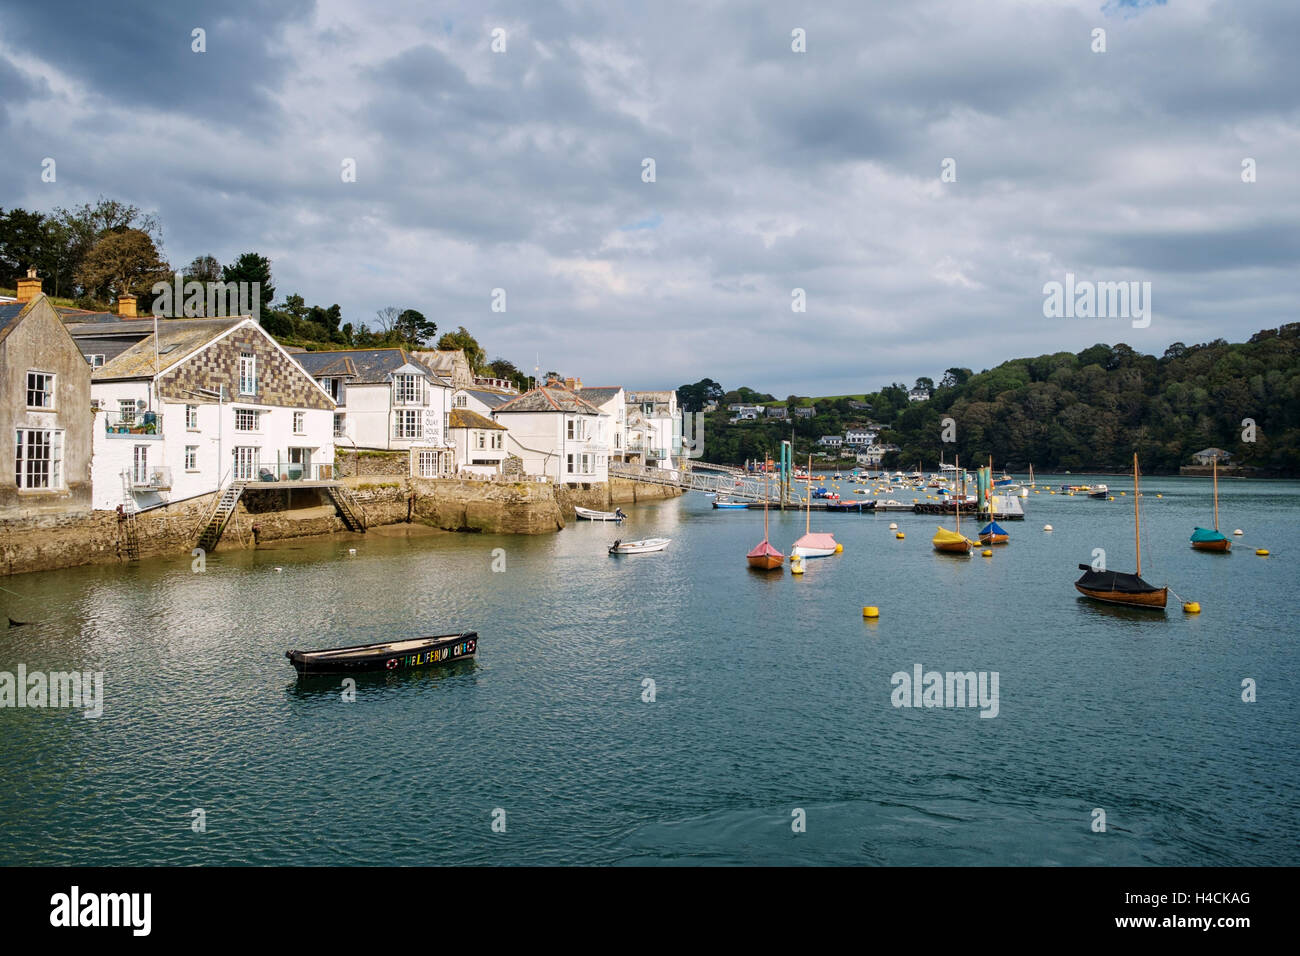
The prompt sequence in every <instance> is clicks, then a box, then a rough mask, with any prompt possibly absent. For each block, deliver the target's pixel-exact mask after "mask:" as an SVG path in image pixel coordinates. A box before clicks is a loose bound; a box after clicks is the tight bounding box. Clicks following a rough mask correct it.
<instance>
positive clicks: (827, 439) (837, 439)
mask: <svg viewBox="0 0 1300 956" xmlns="http://www.w3.org/2000/svg"><path fill="white" fill-rule="evenodd" d="M817 444H819V445H821V446H822V447H823V448H839V447H840V446H841V445H843V444H844V436H843V435H823V436H822V437H821V438H819V439H817Z"/></svg>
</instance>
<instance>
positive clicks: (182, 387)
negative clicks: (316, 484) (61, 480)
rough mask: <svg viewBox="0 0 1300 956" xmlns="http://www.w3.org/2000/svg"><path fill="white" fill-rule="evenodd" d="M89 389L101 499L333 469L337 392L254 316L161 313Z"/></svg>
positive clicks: (141, 503)
mask: <svg viewBox="0 0 1300 956" xmlns="http://www.w3.org/2000/svg"><path fill="white" fill-rule="evenodd" d="M90 391H91V402H92V405H93V406H94V407H95V409H96V411H95V424H94V453H95V457H94V464H93V468H92V476H93V481H94V505H95V507H96V508H99V509H113V508H117V507H118V506H119V505H122V506H123V507H125V508H126V509H127V510H132V509H133V508H147V507H151V506H154V505H159V504H165V503H167V502H173V501H181V500H184V499H186V498H192V497H195V496H197V495H202V494H208V493H210V492H213V491H216V490H218V489H220V488H222V487H224V486H226V485H228V484H230V483H231V482H232V481H238V482H248V481H301V480H319V479H328V478H332V477H333V463H334V437H333V421H334V402H333V401H332V400H331V398H330V397H329V395H328V394H327V393H326V392H325V390H324V389H322V388H321V387H320V386H319V385H318V384H317V383H316V381H315V380H314V379H313V378H312V377H311V376H309V375H307V374H306V373H305V372H304V371H303V370H302V367H301V366H299V365H298V363H296V362H295V361H294V360H293V358H292V357H291V356H290V355H289V354H288V353H287V352H285V350H284V349H283V348H282V347H281V346H280V345H279V344H278V343H277V342H276V341H275V340H274V339H272V338H271V336H269V335H268V334H267V333H266V332H265V331H263V329H262V327H261V325H259V324H258V323H257V321H256V320H254V319H253V318H251V317H249V316H234V317H230V318H221V319H163V320H160V321H159V323H158V332H157V334H156V335H155V334H153V333H152V332H151V333H150V334H149V335H147V336H145V337H144V338H142V339H140V341H138V342H136V343H135V344H134V345H132V346H130V347H129V348H127V349H125V350H124V351H122V352H121V353H119V354H118V355H116V356H115V357H114V358H112V359H110V360H108V361H106V362H105V363H104V364H103V366H102V367H100V368H98V369H95V371H94V373H93V376H92V378H91V390H90Z"/></svg>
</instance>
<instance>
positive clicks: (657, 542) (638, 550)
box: [609, 538, 672, 554]
mask: <svg viewBox="0 0 1300 956" xmlns="http://www.w3.org/2000/svg"><path fill="white" fill-rule="evenodd" d="M671 540H672V538H643V539H642V540H640V541H615V542H614V543H613V544H611V545H610V546H609V553H610V554H648V553H649V552H651V551H662V550H663V549H664V548H666V547H668V542H670V541H671Z"/></svg>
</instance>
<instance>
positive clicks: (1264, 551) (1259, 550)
mask: <svg viewBox="0 0 1300 956" xmlns="http://www.w3.org/2000/svg"><path fill="white" fill-rule="evenodd" d="M1255 553H1256V554H1257V555H1259V556H1260V557H1261V558H1267V557H1268V548H1256V549H1255Z"/></svg>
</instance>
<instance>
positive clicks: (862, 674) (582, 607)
mask: <svg viewBox="0 0 1300 956" xmlns="http://www.w3.org/2000/svg"><path fill="white" fill-rule="evenodd" d="M1088 480H1089V479H1088V477H1087V476H1082V475H1071V476H1068V477H1064V476H1049V477H1043V476H1040V488H1044V487H1045V486H1046V485H1047V483H1048V482H1050V483H1051V485H1052V486H1057V485H1060V484H1063V483H1066V482H1070V483H1084V482H1086V481H1088ZM1101 480H1104V481H1106V482H1107V484H1109V486H1110V488H1111V489H1112V493H1113V494H1114V495H1115V496H1116V497H1115V500H1114V501H1094V500H1090V499H1087V498H1084V497H1073V498H1067V497H1064V496H1060V495H1055V496H1049V495H1047V494H1046V492H1045V491H1043V492H1042V493H1040V494H1037V495H1030V496H1029V498H1028V499H1027V500H1026V502H1025V503H1026V510H1027V512H1028V518H1027V520H1026V521H1024V522H1016V523H1011V524H1008V525H1007V530H1008V531H1010V533H1011V543H1010V544H1009V545H1008V546H1006V547H1000V548H997V549H996V553H995V554H994V556H993V557H992V558H983V557H980V556H979V554H978V551H977V552H976V556H975V557H971V558H955V557H950V556H942V555H938V554H936V553H935V552H933V551H932V549H931V547H930V538H931V536H932V535H933V533H934V529H935V525H936V521H937V519H935V518H928V517H922V516H913V515H909V514H890V515H881V516H878V517H875V516H858V515H852V514H837V515H817V514H815V515H813V518H812V523H813V530H814V531H819V530H820V531H833V532H834V533H835V535H836V537H837V538H838V539H839V540H840V541H841V542H842V543H843V544H844V553H843V554H840V555H837V556H835V557H830V558H824V559H818V560H812V561H809V562H808V566H807V573H805V574H804V575H803V576H802V577H801V578H799V577H794V576H792V575H791V574H790V573H789V571H788V570H783V571H780V572H767V573H763V572H755V571H751V570H749V569H748V568H747V567H746V565H745V559H744V556H745V553H746V552H747V551H748V550H749V549H750V548H752V547H753V546H754V545H755V544H756V543H757V542H758V541H759V540H760V538H761V536H762V522H763V516H762V514H761V512H755V511H714V510H713V509H711V508H710V506H709V501H708V499H706V498H704V497H703V496H701V495H698V494H690V495H687V496H686V497H685V498H682V499H677V500H670V501H665V502H661V503H656V504H650V505H641V506H635V507H630V508H629V507H626V506H625V510H627V511H628V512H629V514H630V518H629V520H628V521H627V522H625V523H624V525H623V526H621V527H618V526H614V525H602V524H588V523H585V522H579V523H577V524H576V525H572V526H570V527H569V528H566V529H565V530H564V531H563V532H561V533H559V534H555V535H549V536H538V537H524V536H515V537H493V536H487V535H455V534H434V535H418V536H411V537H392V536H383V535H379V534H367V535H364V536H361V535H355V536H353V535H349V536H341V537H337V538H329V539H317V540H304V541H297V542H292V543H288V544H285V545H284V546H282V547H274V548H266V549H262V550H257V551H248V552H222V553H219V554H217V555H215V556H212V557H210V558H209V559H208V562H207V565H206V570H204V571H202V573H196V572H195V571H194V570H193V569H192V566H191V559H190V558H189V557H188V556H185V557H183V558H177V559H173V560H151V561H143V562H140V563H139V564H136V565H130V566H115V567H87V568H79V569H71V570H67V571H56V572H48V573H42V574H29V575H20V576H17V577H12V578H8V579H5V580H4V581H0V586H3V587H4V588H5V591H4V592H0V597H3V599H4V603H5V604H6V605H7V612H8V614H9V616H10V617H13V618H17V619H18V620H26V621H30V622H31V623H29V624H28V625H27V626H25V627H21V628H16V629H10V630H9V631H7V632H0V670H5V671H10V672H13V671H15V670H16V668H17V666H18V665H19V664H20V663H21V664H24V665H25V666H26V668H27V670H28V671H29V672H31V671H38V670H41V671H62V670H68V669H72V668H76V669H78V670H82V671H103V672H104V695H105V701H104V712H103V716H102V717H101V718H99V719H85V718H83V717H82V716H81V713H80V712H79V711H74V710H35V709H26V708H25V709H16V708H3V709H0V765H2V766H3V768H4V778H5V785H4V787H2V788H0V834H3V839H2V840H0V864H37V863H42V864H103V865H141V864H329V865H335V864H466V863H491V864H519V863H526V864H618V863H650V864H658V863H665V864H688V863H715V864H716V863H766V864H784V863H792V864H809V863H815V864H889V865H929V864H986V865H987V864H992V865H998V864H1031V865H1037V864H1049V865H1092V864H1160V865H1198V864H1234V865H1236V864H1244V865H1257V864H1286V865H1295V864H1297V863H1300V812H1298V811H1300V806H1298V804H1300V797H1297V794H1300V765H1298V761H1297V754H1298V753H1300V705H1298V704H1297V701H1298V700H1300V675H1298V674H1297V668H1296V667H1295V660H1296V654H1295V647H1296V628H1295V624H1294V620H1295V613H1296V605H1297V601H1298V600H1300V574H1298V573H1297V558H1298V557H1300V550H1298V549H1297V547H1296V545H1295V542H1296V541H1298V540H1300V483H1295V482H1245V481H1231V480H1229V481H1223V482H1221V483H1220V489H1221V500H1220V509H1221V526H1222V527H1223V528H1224V529H1225V530H1227V531H1229V532H1230V531H1231V530H1232V529H1234V528H1242V529H1244V530H1245V532H1246V534H1245V535H1244V536H1243V537H1242V538H1240V539H1235V541H1236V543H1235V547H1234V549H1233V552H1232V553H1231V554H1230V555H1227V556H1221V555H1213V554H1202V553H1197V552H1193V551H1192V550H1191V549H1190V548H1189V546H1188V542H1187V538H1188V535H1189V534H1190V533H1191V531H1192V528H1193V526H1195V525H1197V524H1201V525H1207V524H1209V523H1210V521H1211V520H1212V519H1211V501H1210V483H1209V481H1207V480H1200V479H1187V478H1182V479H1180V478H1147V479H1144V480H1143V491H1144V497H1143V518H1144V521H1143V530H1144V542H1143V548H1144V550H1143V575H1144V577H1146V578H1147V579H1148V580H1149V581H1151V582H1152V583H1155V584H1166V583H1167V584H1169V585H1170V586H1171V587H1172V588H1173V589H1174V591H1175V592H1176V594H1177V595H1178V596H1179V597H1181V598H1182V599H1185V600H1196V601H1199V602H1200V605H1201V608H1202V613H1200V614H1199V615H1185V614H1184V613H1183V612H1182V611H1181V609H1180V605H1179V601H1178V600H1176V599H1175V597H1174V596H1172V595H1171V598H1170V607H1169V610H1168V612H1167V613H1166V614H1164V615H1160V614H1153V613H1151V612H1142V611H1129V610H1124V609H1116V608H1107V607H1104V606H1098V605H1095V604H1091V603H1089V602H1087V601H1085V600H1083V599H1082V598H1080V597H1079V596H1078V595H1077V593H1076V592H1075V590H1074V588H1073V586H1072V582H1073V581H1074V580H1075V578H1077V577H1078V575H1079V572H1078V571H1077V570H1076V565H1077V564H1078V563H1080V562H1089V561H1091V560H1092V559H1093V549H1094V548H1104V549H1105V550H1106V555H1107V563H1108V565H1109V566H1110V567H1112V568H1114V569H1116V570H1133V568H1132V559H1133V523H1132V507H1131V498H1130V497H1127V496H1121V495H1120V492H1121V491H1129V493H1130V494H1131V490H1130V489H1131V484H1130V483H1129V482H1127V481H1126V480H1124V479H1122V478H1116V477H1113V476H1112V477H1106V478H1104V479H1101ZM850 487H851V486H848V485H842V486H841V493H842V494H845V493H846V491H847V489H848V488H850ZM922 494H923V493H922ZM1157 494H1159V495H1160V497H1159V498H1157V497H1155V496H1156V495H1157ZM846 497H847V494H846ZM771 520H772V541H773V543H774V544H775V545H776V546H777V547H779V548H781V549H782V550H783V551H786V552H787V553H788V551H789V546H790V544H791V543H792V542H793V540H794V539H795V538H796V537H798V536H799V535H801V534H802V533H803V527H804V517H803V515H802V514H797V513H785V514H775V513H774V514H773V515H772V517H771ZM890 522H897V523H898V524H899V526H900V528H901V529H902V530H903V532H904V533H905V535H906V537H905V538H904V539H903V540H901V541H900V540H898V539H896V538H895V536H894V533H893V532H891V531H890V530H889V523H890ZM946 523H947V524H950V523H951V522H946ZM1048 523H1050V524H1052V525H1053V527H1054V529H1055V530H1054V531H1053V532H1052V533H1044V531H1043V530H1042V528H1043V525H1044V524H1048ZM977 527H978V526H977V525H976V524H975V523H973V522H972V523H971V524H970V525H969V527H968V525H967V523H966V522H965V521H963V530H968V533H973V532H974V531H975V530H976V528H977ZM649 536H667V537H670V538H672V539H673V540H672V544H671V545H670V546H669V548H668V550H667V551H665V552H662V553H659V554H650V555H642V556H635V557H621V558H615V557H610V556H609V555H607V554H606V548H607V547H608V545H609V543H610V542H611V541H612V540H613V539H614V538H616V537H621V538H623V539H625V540H626V539H631V538H640V537H649ZM1257 547H1263V548H1268V549H1270V551H1271V555H1270V556H1269V557H1267V558H1261V557H1257V556H1256V555H1255V554H1254V549H1255V548H1257ZM351 548H355V549H356V554H355V555H351V554H349V549H351ZM496 549H501V550H500V551H497V550H496ZM503 563H504V570H495V571H494V570H493V566H494V564H495V565H496V566H497V567H498V568H500V567H502V564H503ZM868 604H870V605H877V606H879V608H880V618H879V620H878V621H874V622H872V621H867V620H864V618H863V616H862V608H863V606H864V605H868ZM461 628H465V629H470V628H472V629H476V630H477V631H478V632H479V633H480V636H481V642H480V648H479V656H478V659H477V660H476V661H474V662H470V663H463V664H456V665H453V666H450V667H448V668H445V669H442V670H437V669H435V670H427V671H421V672H411V673H400V674H395V675H388V674H380V675H376V676H373V677H364V676H363V677H360V678H358V680H357V686H356V700H355V702H353V703H348V702H345V701H344V700H343V693H342V688H341V686H340V685H341V682H340V680H339V679H337V678H315V679H304V680H301V681H300V680H298V679H297V678H296V677H295V674H294V671H293V669H292V668H291V667H290V666H289V664H288V662H287V661H286V660H285V658H284V652H285V650H287V649H289V648H314V647H334V646H339V645H345V644H352V643H359V642H364V641H371V640H379V639H384V638H393V637H399V636H400V637H405V636H415V635H421V634H433V633H446V632H449V631H453V630H458V629H461ZM918 664H919V665H921V666H922V667H923V668H924V669H925V670H927V671H928V670H937V671H941V672H946V671H963V672H964V671H976V672H981V671H983V672H997V673H998V675H999V684H998V687H999V702H998V713H997V716H996V717H994V718H992V719H987V718H983V717H981V716H980V710H979V709H978V708H974V707H968V708H945V707H935V708H899V707H895V706H894V705H893V703H892V702H891V696H892V694H893V690H894V686H893V684H892V683H891V676H892V675H894V674H895V673H896V672H900V671H902V672H907V673H909V674H910V673H911V672H912V671H913V668H914V667H915V666H916V665H918ZM647 679H648V680H650V681H653V691H654V693H653V700H648V699H646V698H648V697H650V696H652V695H651V694H650V693H649V686H650V685H648V684H647V683H645V682H646V681H647ZM1247 679H1250V680H1253V681H1254V682H1255V683H1256V685H1257V701H1256V702H1254V703H1247V702H1244V701H1243V699H1242V694H1243V690H1242V683H1243V681H1244V680H1247ZM196 809H202V810H203V811H204V814H205V823H206V830H205V832H195V830H194V829H193V827H192V823H193V821H194V816H193V811H195V810H196ZM796 809H801V810H803V811H804V814H805V817H806V831H805V832H801V833H796V832H794V830H793V828H792V821H793V820H794V819H795V811H796ZM1097 809H1101V810H1104V811H1105V820H1106V831H1105V832H1104V833H1102V832H1094V831H1093V825H1094V824H1093V821H1094V818H1095V814H1094V810H1097ZM497 810H501V811H504V818H503V817H502V815H501V814H500V813H497V814H495V816H494V811H497ZM494 819H497V820H498V821H499V820H501V819H504V821H505V832H497V831H496V830H494V828H493V821H494Z"/></svg>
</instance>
